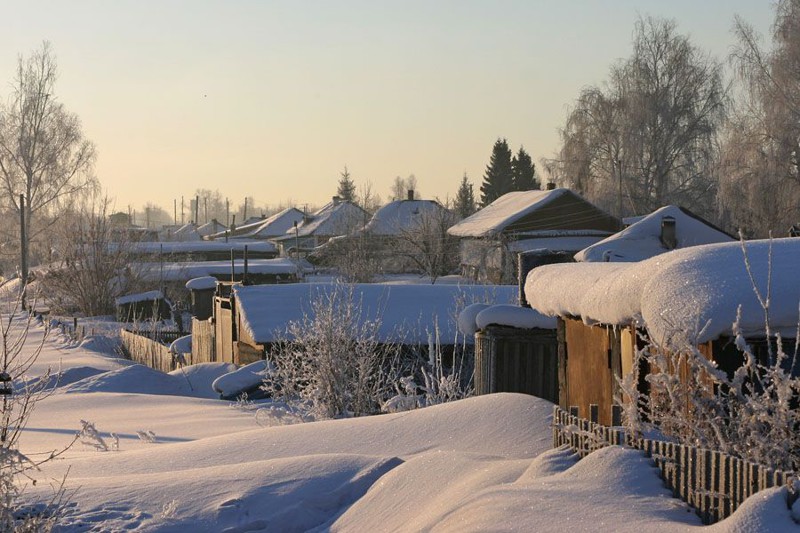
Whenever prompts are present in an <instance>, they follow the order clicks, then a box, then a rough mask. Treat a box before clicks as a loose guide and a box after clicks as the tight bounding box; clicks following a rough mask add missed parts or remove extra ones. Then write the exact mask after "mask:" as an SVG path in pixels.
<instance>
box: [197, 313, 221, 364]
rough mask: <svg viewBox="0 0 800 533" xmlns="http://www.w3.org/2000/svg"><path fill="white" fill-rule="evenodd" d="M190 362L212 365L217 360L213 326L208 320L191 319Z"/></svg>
mask: <svg viewBox="0 0 800 533" xmlns="http://www.w3.org/2000/svg"><path fill="white" fill-rule="evenodd" d="M192 360H193V361H194V362H196V363H213V362H215V361H216V360H217V359H216V341H215V337H214V324H212V323H211V322H209V321H208V320H197V319H196V318H192Z"/></svg>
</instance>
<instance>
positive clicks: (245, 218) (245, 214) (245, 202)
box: [242, 196, 247, 224]
mask: <svg viewBox="0 0 800 533" xmlns="http://www.w3.org/2000/svg"><path fill="white" fill-rule="evenodd" d="M245 222H247V196H245V197H244V214H243V215H242V224H244V223H245Z"/></svg>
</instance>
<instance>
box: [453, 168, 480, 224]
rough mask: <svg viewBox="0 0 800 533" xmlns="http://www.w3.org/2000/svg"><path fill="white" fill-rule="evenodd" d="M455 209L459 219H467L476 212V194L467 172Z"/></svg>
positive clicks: (458, 193) (457, 195) (462, 179)
mask: <svg viewBox="0 0 800 533" xmlns="http://www.w3.org/2000/svg"><path fill="white" fill-rule="evenodd" d="M453 208H454V210H455V212H456V214H457V215H458V217H459V218H467V217H468V216H470V215H471V214H472V213H474V212H475V193H474V192H473V191H472V184H471V183H470V182H469V180H468V179H467V173H466V172H464V177H463V178H461V185H460V186H459V187H458V192H457V193H456V199H455V205H454V206H453Z"/></svg>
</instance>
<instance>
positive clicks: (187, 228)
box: [168, 222, 203, 241]
mask: <svg viewBox="0 0 800 533" xmlns="http://www.w3.org/2000/svg"><path fill="white" fill-rule="evenodd" d="M168 238H169V240H171V241H202V240H203V236H202V235H201V234H200V232H199V231H197V224H195V223H194V222H189V223H187V224H184V225H183V226H181V227H180V228H178V229H177V230H175V231H174V232H172V234H171V235H170V236H169V237H168Z"/></svg>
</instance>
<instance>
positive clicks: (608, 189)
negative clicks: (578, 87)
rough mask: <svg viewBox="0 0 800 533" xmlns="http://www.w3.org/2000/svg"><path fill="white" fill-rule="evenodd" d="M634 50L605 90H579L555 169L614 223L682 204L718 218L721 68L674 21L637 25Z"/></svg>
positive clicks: (642, 21) (613, 72)
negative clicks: (715, 208)
mask: <svg viewBox="0 0 800 533" xmlns="http://www.w3.org/2000/svg"><path fill="white" fill-rule="evenodd" d="M632 44H633V52H632V54H631V56H630V57H629V58H628V59H626V60H624V61H622V62H621V63H619V64H617V65H615V66H614V67H612V68H611V72H610V74H609V78H608V80H607V81H606V83H605V84H604V85H602V86H595V87H589V88H586V89H584V90H583V91H582V93H581V94H580V96H579V98H578V100H577V101H576V103H575V106H574V107H573V109H572V111H571V112H570V113H569V115H568V117H567V122H566V125H565V126H564V128H563V130H562V132H561V138H562V146H561V149H560V151H559V153H558V154H557V156H556V159H555V160H554V161H551V162H550V163H549V165H548V166H549V168H550V169H551V170H552V171H553V173H554V174H555V176H554V177H555V178H556V180H557V181H558V182H560V183H561V184H563V185H564V186H568V187H570V188H571V189H573V190H575V191H577V192H578V193H580V194H581V195H583V196H586V197H587V198H588V199H589V200H591V201H592V202H594V203H596V204H598V205H600V206H601V207H603V208H605V209H608V210H610V211H611V212H613V213H615V214H617V215H628V214H644V213H649V212H651V211H653V210H655V209H657V208H659V207H661V206H663V205H666V204H669V203H675V204H680V205H683V206H685V207H688V208H690V209H692V210H694V211H695V212H698V213H703V214H705V215H707V216H713V214H714V213H710V212H709V211H711V206H712V205H713V200H714V198H715V192H716V184H715V182H714V180H713V176H714V170H715V164H716V160H717V141H718V131H719V128H720V125H721V123H722V120H723V118H724V107H723V100H724V96H725V94H724V88H723V85H722V79H721V78H722V76H721V68H722V67H721V65H720V63H719V62H718V61H716V60H714V59H712V58H711V57H710V56H709V55H708V54H707V53H706V52H704V51H702V50H701V49H699V48H698V47H697V46H695V45H694V44H692V42H691V41H690V40H689V38H688V37H687V36H685V35H681V34H680V33H679V32H678V30H677V27H676V24H675V23H674V22H673V21H669V20H663V19H654V18H649V17H648V18H644V19H640V20H639V21H638V22H637V23H636V29H635V31H634V38H633V43H632Z"/></svg>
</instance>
